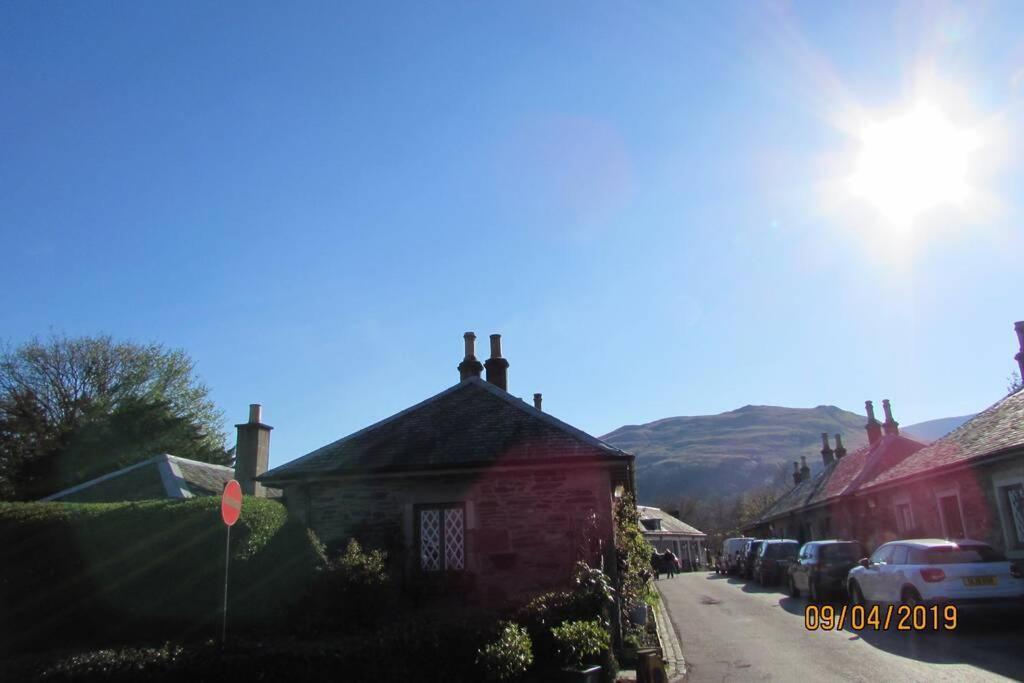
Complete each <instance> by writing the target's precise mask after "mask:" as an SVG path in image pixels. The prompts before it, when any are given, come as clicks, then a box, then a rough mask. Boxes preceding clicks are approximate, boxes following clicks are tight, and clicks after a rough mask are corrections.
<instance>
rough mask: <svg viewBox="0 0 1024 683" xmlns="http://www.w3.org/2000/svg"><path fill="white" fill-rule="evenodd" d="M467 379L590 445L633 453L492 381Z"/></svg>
mask: <svg viewBox="0 0 1024 683" xmlns="http://www.w3.org/2000/svg"><path fill="white" fill-rule="evenodd" d="M466 381H467V382H477V383H479V384H480V386H482V387H483V388H484V389H486V390H487V391H489V392H491V393H492V394H494V395H495V396H497V397H498V398H500V399H503V400H504V401H506V402H508V403H509V404H510V405H513V406H515V407H516V408H518V409H519V410H521V411H523V412H524V413H526V414H527V415H530V416H532V417H536V418H539V419H540V420H542V421H544V422H546V423H548V424H549V425H550V426H552V427H555V428H557V429H561V430H562V431H564V432H568V433H569V434H570V435H572V436H574V437H576V438H577V439H578V440H580V441H583V442H584V443H586V444H587V445H589V446H595V447H597V448H600V449H603V450H609V451H614V452H615V453H621V454H623V455H631V454H630V453H627V452H626V451H624V450H622V449H621V448H616V447H615V446H613V445H611V444H610V443H607V442H605V441H602V440H601V439H599V438H597V437H596V436H591V435H590V434H587V433H586V432H585V431H583V430H582V429H577V428H576V427H573V426H572V425H571V424H568V423H567V422H562V421H561V420H559V419H558V418H557V417H555V416H554V415H552V414H550V413H545V412H544V411H543V410H537V409H536V408H534V407H533V406H531V405H530V404H528V403H527V402H526V401H524V400H522V399H521V398H518V397H516V396H513V395H512V394H510V393H508V392H507V391H505V390H504V389H502V388H500V387H496V386H494V385H493V384H491V383H490V382H487V381H485V380H482V379H480V378H479V377H470V378H469V379H467V380H466Z"/></svg>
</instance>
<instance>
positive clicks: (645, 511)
mask: <svg viewBox="0 0 1024 683" xmlns="http://www.w3.org/2000/svg"><path fill="white" fill-rule="evenodd" d="M636 509H637V511H638V512H639V513H640V519H642V520H643V519H660V520H661V529H660V530H659V531H651V530H649V529H641V530H640V531H641V532H643V534H644V535H648V534H653V535H658V534H684V535H687V536H707V534H705V533H704V532H703V531H700V530H699V529H695V528H694V527H692V526H690V525H689V524H687V523H686V522H683V521H682V520H679V519H677V518H676V517H673V516H672V515H670V514H668V513H667V512H665V511H664V510H661V509H659V508H652V507H648V506H646V505H637V506H636Z"/></svg>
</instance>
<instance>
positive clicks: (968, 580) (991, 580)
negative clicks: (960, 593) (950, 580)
mask: <svg viewBox="0 0 1024 683" xmlns="http://www.w3.org/2000/svg"><path fill="white" fill-rule="evenodd" d="M964 585H965V586H994V585H996V577H994V576H966V577H964Z"/></svg>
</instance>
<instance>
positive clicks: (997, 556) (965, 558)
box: [915, 544, 1006, 564]
mask: <svg viewBox="0 0 1024 683" xmlns="http://www.w3.org/2000/svg"><path fill="white" fill-rule="evenodd" d="M915 559H920V560H922V561H920V562H915V564H968V563H971V562H1005V561H1006V558H1005V557H1004V556H1003V554H1002V553H1000V552H999V551H997V550H996V549H995V548H993V547H992V546H989V545H983V544H977V545H961V546H959V547H958V546H940V547H938V548H928V549H927V550H925V551H923V553H921V554H920V555H917V556H916V557H915Z"/></svg>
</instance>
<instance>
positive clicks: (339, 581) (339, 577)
mask: <svg viewBox="0 0 1024 683" xmlns="http://www.w3.org/2000/svg"><path fill="white" fill-rule="evenodd" d="M309 534H310V536H311V538H312V539H313V543H314V544H315V545H316V547H317V549H318V550H319V551H321V552H322V548H323V546H322V545H321V544H320V542H319V541H318V540H316V536H315V535H314V534H313V532H312V531H310V532H309ZM396 590H397V589H396V587H395V585H394V583H393V582H392V581H391V579H390V578H389V577H388V573H387V555H386V554H385V553H384V552H383V551H381V550H369V551H364V550H363V548H362V546H361V545H359V541H357V540H356V539H354V538H353V539H351V540H350V541H349V543H348V546H347V547H346V548H345V551H344V552H343V553H341V554H340V555H338V556H337V557H335V558H333V559H328V558H327V557H326V555H322V557H321V561H320V564H319V567H318V569H317V576H316V578H315V579H314V581H313V584H312V586H311V588H310V590H309V593H308V594H307V596H306V598H305V600H304V603H303V605H302V607H301V609H299V610H298V615H297V616H298V618H299V619H300V621H301V623H302V624H303V628H304V631H305V632H306V633H307V634H310V633H311V634H323V633H346V632H354V631H363V630H366V629H372V628H374V627H376V626H377V625H378V624H379V623H381V622H382V621H384V619H385V618H387V617H388V616H390V614H391V612H392V611H393V609H394V605H395V598H396V597H397V596H396Z"/></svg>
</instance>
